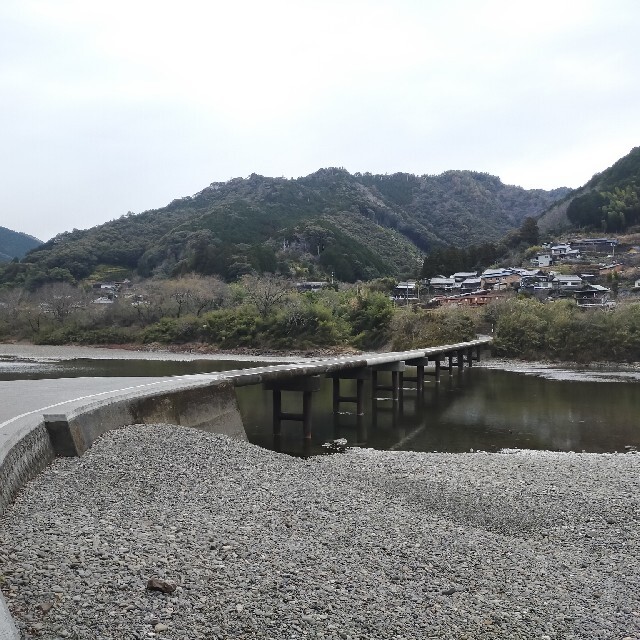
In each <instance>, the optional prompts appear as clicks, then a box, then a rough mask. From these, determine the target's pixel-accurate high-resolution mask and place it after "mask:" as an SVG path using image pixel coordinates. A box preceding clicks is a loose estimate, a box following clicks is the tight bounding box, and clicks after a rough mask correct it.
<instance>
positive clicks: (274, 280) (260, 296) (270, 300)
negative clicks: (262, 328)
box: [242, 274, 293, 318]
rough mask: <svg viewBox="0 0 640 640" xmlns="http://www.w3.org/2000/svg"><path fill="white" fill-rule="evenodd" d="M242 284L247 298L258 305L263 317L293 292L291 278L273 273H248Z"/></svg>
mask: <svg viewBox="0 0 640 640" xmlns="http://www.w3.org/2000/svg"><path fill="white" fill-rule="evenodd" d="M242 286H243V287H244V289H245V292H246V296H247V299H248V300H249V301H250V302H252V303H253V304H254V305H255V306H256V307H257V309H258V313H259V314H260V315H261V316H262V317H263V318H266V317H267V316H268V315H269V314H270V313H271V312H272V311H273V310H274V309H276V308H277V307H278V306H280V305H281V304H282V303H283V302H284V301H285V300H286V299H287V297H288V296H289V295H290V294H291V293H292V292H293V287H292V285H291V282H290V281H289V280H286V279H285V278H282V277H281V276H276V275H271V274H266V275H262V276H257V275H253V274H251V275H247V276H245V277H244V278H242Z"/></svg>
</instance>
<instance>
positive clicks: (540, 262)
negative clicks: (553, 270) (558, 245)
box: [531, 251, 553, 267]
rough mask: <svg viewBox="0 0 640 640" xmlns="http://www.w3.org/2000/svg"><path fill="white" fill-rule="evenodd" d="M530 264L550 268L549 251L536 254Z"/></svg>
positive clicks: (551, 261) (550, 257) (551, 262)
mask: <svg viewBox="0 0 640 640" xmlns="http://www.w3.org/2000/svg"><path fill="white" fill-rule="evenodd" d="M531 263H532V264H533V265H534V266H537V267H550V266H551V265H552V264H553V256H552V255H551V252H550V251H543V252H541V253H538V254H537V256H536V257H535V258H533V259H532V260H531Z"/></svg>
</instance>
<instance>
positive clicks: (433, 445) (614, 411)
mask: <svg viewBox="0 0 640 640" xmlns="http://www.w3.org/2000/svg"><path fill="white" fill-rule="evenodd" d="M261 364H262V363H259V362H238V361H213V360H194V361H158V360H156V361H149V360H121V359H118V360H91V359H80V360H68V361H57V362H48V361H42V362H39V361H26V362H20V361H15V360H2V359H0V380H18V379H21V380H24V379H41V378H68V377H86V376H89V377H112V376H171V375H185V374H194V373H209V372H214V371H223V370H228V369H241V368H246V367H254V366H259V365H261ZM381 382H382V380H381ZM410 386H411V385H410V383H407V384H406V385H405V390H404V393H403V402H402V403H400V405H399V406H395V407H394V405H393V402H392V401H391V400H390V399H388V398H385V397H383V396H384V395H385V393H384V392H378V393H379V395H380V397H379V398H372V397H371V393H370V388H369V385H368V384H366V383H365V393H366V399H365V415H364V416H356V415H355V414H354V410H355V405H352V404H342V405H341V409H342V413H340V414H339V415H337V416H334V415H333V413H332V395H331V394H332V386H331V380H323V384H322V388H321V390H320V391H319V392H318V393H316V394H314V397H313V438H312V442H311V443H310V444H309V445H305V444H304V443H303V441H302V427H301V425H300V423H297V422H283V425H282V435H281V437H280V439H279V441H278V442H274V438H273V435H272V426H271V394H270V393H269V392H265V391H263V390H262V388H261V387H260V386H252V387H243V388H239V389H237V397H238V404H239V406H240V411H241V413H242V417H243V421H244V424H245V429H246V431H247V435H248V437H249V440H250V441H251V442H253V443H254V444H258V445H260V446H263V447H266V448H269V449H274V448H275V449H277V450H281V451H283V452H286V453H291V454H294V455H308V454H315V453H321V452H324V451H326V450H325V449H323V448H322V446H321V445H322V444H323V443H324V442H327V441H329V440H333V439H336V438H346V440H347V442H348V444H349V445H350V446H363V447H373V448H376V449H395V450H409V451H450V452H461V451H470V450H471V449H473V450H483V451H497V450H499V449H503V448H528V449H548V450H553V451H588V452H606V451H625V450H626V449H625V447H626V448H628V447H640V383H638V382H637V381H633V380H632V381H627V382H593V381H575V380H571V381H566V380H548V379H545V378H541V377H537V376H531V375H525V374H522V373H512V372H505V371H499V370H490V369H481V368H473V369H465V370H464V371H463V372H458V371H455V372H454V373H453V375H451V376H449V375H447V374H446V373H444V374H443V376H442V380H441V382H440V383H439V384H437V383H435V381H434V380H433V379H432V378H427V379H426V380H425V392H424V396H423V397H422V398H419V397H418V395H417V393H416V391H415V389H411V388H409V387H410ZM341 394H342V395H355V383H354V382H352V381H348V380H343V381H342V383H341ZM300 404H301V399H300V396H299V394H295V393H289V392H284V393H283V407H282V408H283V410H284V411H292V412H299V411H300V410H301V407H300Z"/></svg>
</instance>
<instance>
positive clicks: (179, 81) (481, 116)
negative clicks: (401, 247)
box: [0, 0, 640, 240]
mask: <svg viewBox="0 0 640 640" xmlns="http://www.w3.org/2000/svg"><path fill="white" fill-rule="evenodd" d="M639 33H640V2H638V1H637V0H606V1H605V0H594V1H589V0H580V2H575V1H574V0H570V1H565V0H553V1H547V0H537V1H536V2H527V3H525V2H524V1H522V2H521V1H516V0H495V1H482V0H442V1H436V0H244V1H243V0H233V1H231V0H225V1H224V2H219V1H217V0H180V2H178V1H177V0H174V1H172V2H165V1H164V0H153V1H151V0H149V1H147V0H108V1H105V0H91V1H88V0H1V2H0V175H1V176H2V179H1V183H0V184H1V185H2V189H1V191H0V226H5V227H9V228H11V229H15V230H17V231H23V232H26V233H30V234H32V235H34V236H36V237H39V238H41V239H43V240H46V239H48V238H50V237H52V236H54V235H55V234H57V233H60V232H63V231H67V230H71V229H72V228H87V227H91V226H94V225H96V224H99V223H102V222H106V221H107V220H111V219H113V218H118V217H120V216H121V215H123V214H125V213H127V212H128V211H134V212H136V213H138V212H140V211H144V210H147V209H152V208H156V207H160V206H163V205H165V204H167V203H169V202H170V201H171V200H173V199H174V198H177V197H182V196H185V195H191V194H193V193H196V192H197V191H200V190H201V189H202V188H204V187H205V186H207V185H208V184H210V183H211V182H217V181H224V180H228V179H230V178H233V177H238V176H247V175H249V174H250V173H253V172H255V173H260V174H263V175H267V176H286V177H298V176H301V175H307V174H309V173H311V172H313V171H315V170H317V169H319V168H320V167H327V166H343V167H345V168H346V169H348V170H349V171H351V172H355V171H362V172H364V171H370V172H372V173H394V172H396V171H408V172H412V173H417V174H425V173H428V174H437V173H441V172H442V171H446V170H447V169H472V170H475V171H486V172H488V173H491V174H494V175H497V176H500V178H501V179H502V180H503V182H505V183H508V184H516V185H521V186H523V187H527V188H536V187H540V188H553V187H559V186H569V187H577V186H580V185H582V184H584V183H585V182H586V181H587V180H588V179H589V178H590V177H591V176H592V175H593V174H594V173H596V172H598V171H601V170H602V169H604V168H606V167H608V166H610V165H611V164H612V163H613V162H615V161H616V160H617V159H618V158H619V157H621V156H623V155H625V154H626V153H628V152H629V151H630V150H631V149H632V148H633V147H634V146H638V145H640V44H639V35H638V34H639Z"/></svg>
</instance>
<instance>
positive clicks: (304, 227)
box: [0, 168, 568, 286]
mask: <svg viewBox="0 0 640 640" xmlns="http://www.w3.org/2000/svg"><path fill="white" fill-rule="evenodd" d="M567 192H568V190H567V189H558V190H555V191H550V192H548V191H543V190H525V189H522V188H520V187H513V186H508V185H504V184H502V182H501V181H500V180H499V179H498V178H496V177H494V176H489V175H487V174H482V173H474V172H469V171H448V172H446V173H443V174H442V175H439V176H414V175H411V174H400V173H398V174H394V175H391V176H387V175H384V176H382V175H371V174H368V173H366V174H354V175H352V174H350V173H348V172H347V171H345V170H344V169H336V168H332V169H321V170H319V171H317V172H315V173H313V174H311V175H308V176H306V177H303V178H298V179H292V180H288V179H285V178H268V177H263V176H259V175H255V174H253V175H251V176H249V177H248V178H246V179H243V178H236V179H233V180H230V181H229V182H224V183H213V184H211V185H210V186H208V187H206V188H205V189H203V190H202V191H201V192H199V193H197V194H195V195H194V196H189V197H186V198H181V199H179V200H174V201H173V202H171V203H170V204H169V205H168V206H166V207H164V208H162V209H157V210H154V211H146V212H144V213H141V214H139V215H127V216H123V217H122V218H120V219H118V220H114V221H111V222H108V223H106V224H103V225H100V226H98V227H94V228H93V229H88V230H84V231H73V232H70V233H65V234H61V235H59V236H57V237H56V238H54V239H53V240H50V241H49V242H47V243H45V244H44V245H42V246H41V247H39V248H38V249H37V250H35V251H33V252H31V253H30V254H29V255H28V256H27V257H26V258H25V260H24V261H23V263H22V264H21V265H20V268H13V269H12V271H11V273H7V272H6V271H5V273H4V275H2V274H0V281H2V280H4V281H5V282H7V281H12V282H15V283H20V282H22V283H25V282H30V283H31V286H33V283H34V282H36V283H37V282H39V281H40V280H41V279H42V277H47V276H48V275H50V272H51V270H52V269H57V270H58V271H56V274H57V276H56V277H58V278H59V279H71V278H73V279H81V278H86V277H89V276H91V274H92V273H93V272H94V270H95V269H96V267H98V266H99V265H112V266H119V267H126V268H128V269H130V270H132V271H135V272H136V273H138V274H140V275H142V276H149V275H151V274H153V273H163V274H167V275H175V274H180V273H184V272H187V271H197V272H200V273H204V274H219V275H221V276H223V277H225V278H227V279H234V278H236V277H238V276H240V275H242V274H243V273H246V272H248V271H250V270H252V269H254V270H258V271H265V270H266V271H273V270H279V271H282V272H285V273H292V274H294V275H297V276H299V277H313V276H314V275H316V276H321V275H322V274H327V273H330V272H331V271H333V272H334V273H335V275H336V277H337V278H338V279H340V280H346V281H353V280H356V279H369V278H373V277H377V276H383V275H399V274H415V273H416V268H417V265H418V264H419V257H420V255H421V253H422V252H425V251H428V250H430V249H431V248H433V247H438V246H443V245H449V244H454V245H465V244H473V243H478V244H479V243H483V242H487V241H498V240H499V239H500V238H501V237H503V236H504V234H505V233H506V232H508V231H509V230H511V229H513V228H516V227H518V226H519V225H520V223H521V222H522V220H523V219H524V218H525V217H527V216H533V215H538V214H539V213H540V212H542V211H544V210H545V209H546V208H547V207H548V206H549V205H550V204H551V203H553V202H554V201H556V200H557V199H558V198H560V197H562V196H564V195H565V194H566V193H567Z"/></svg>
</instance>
